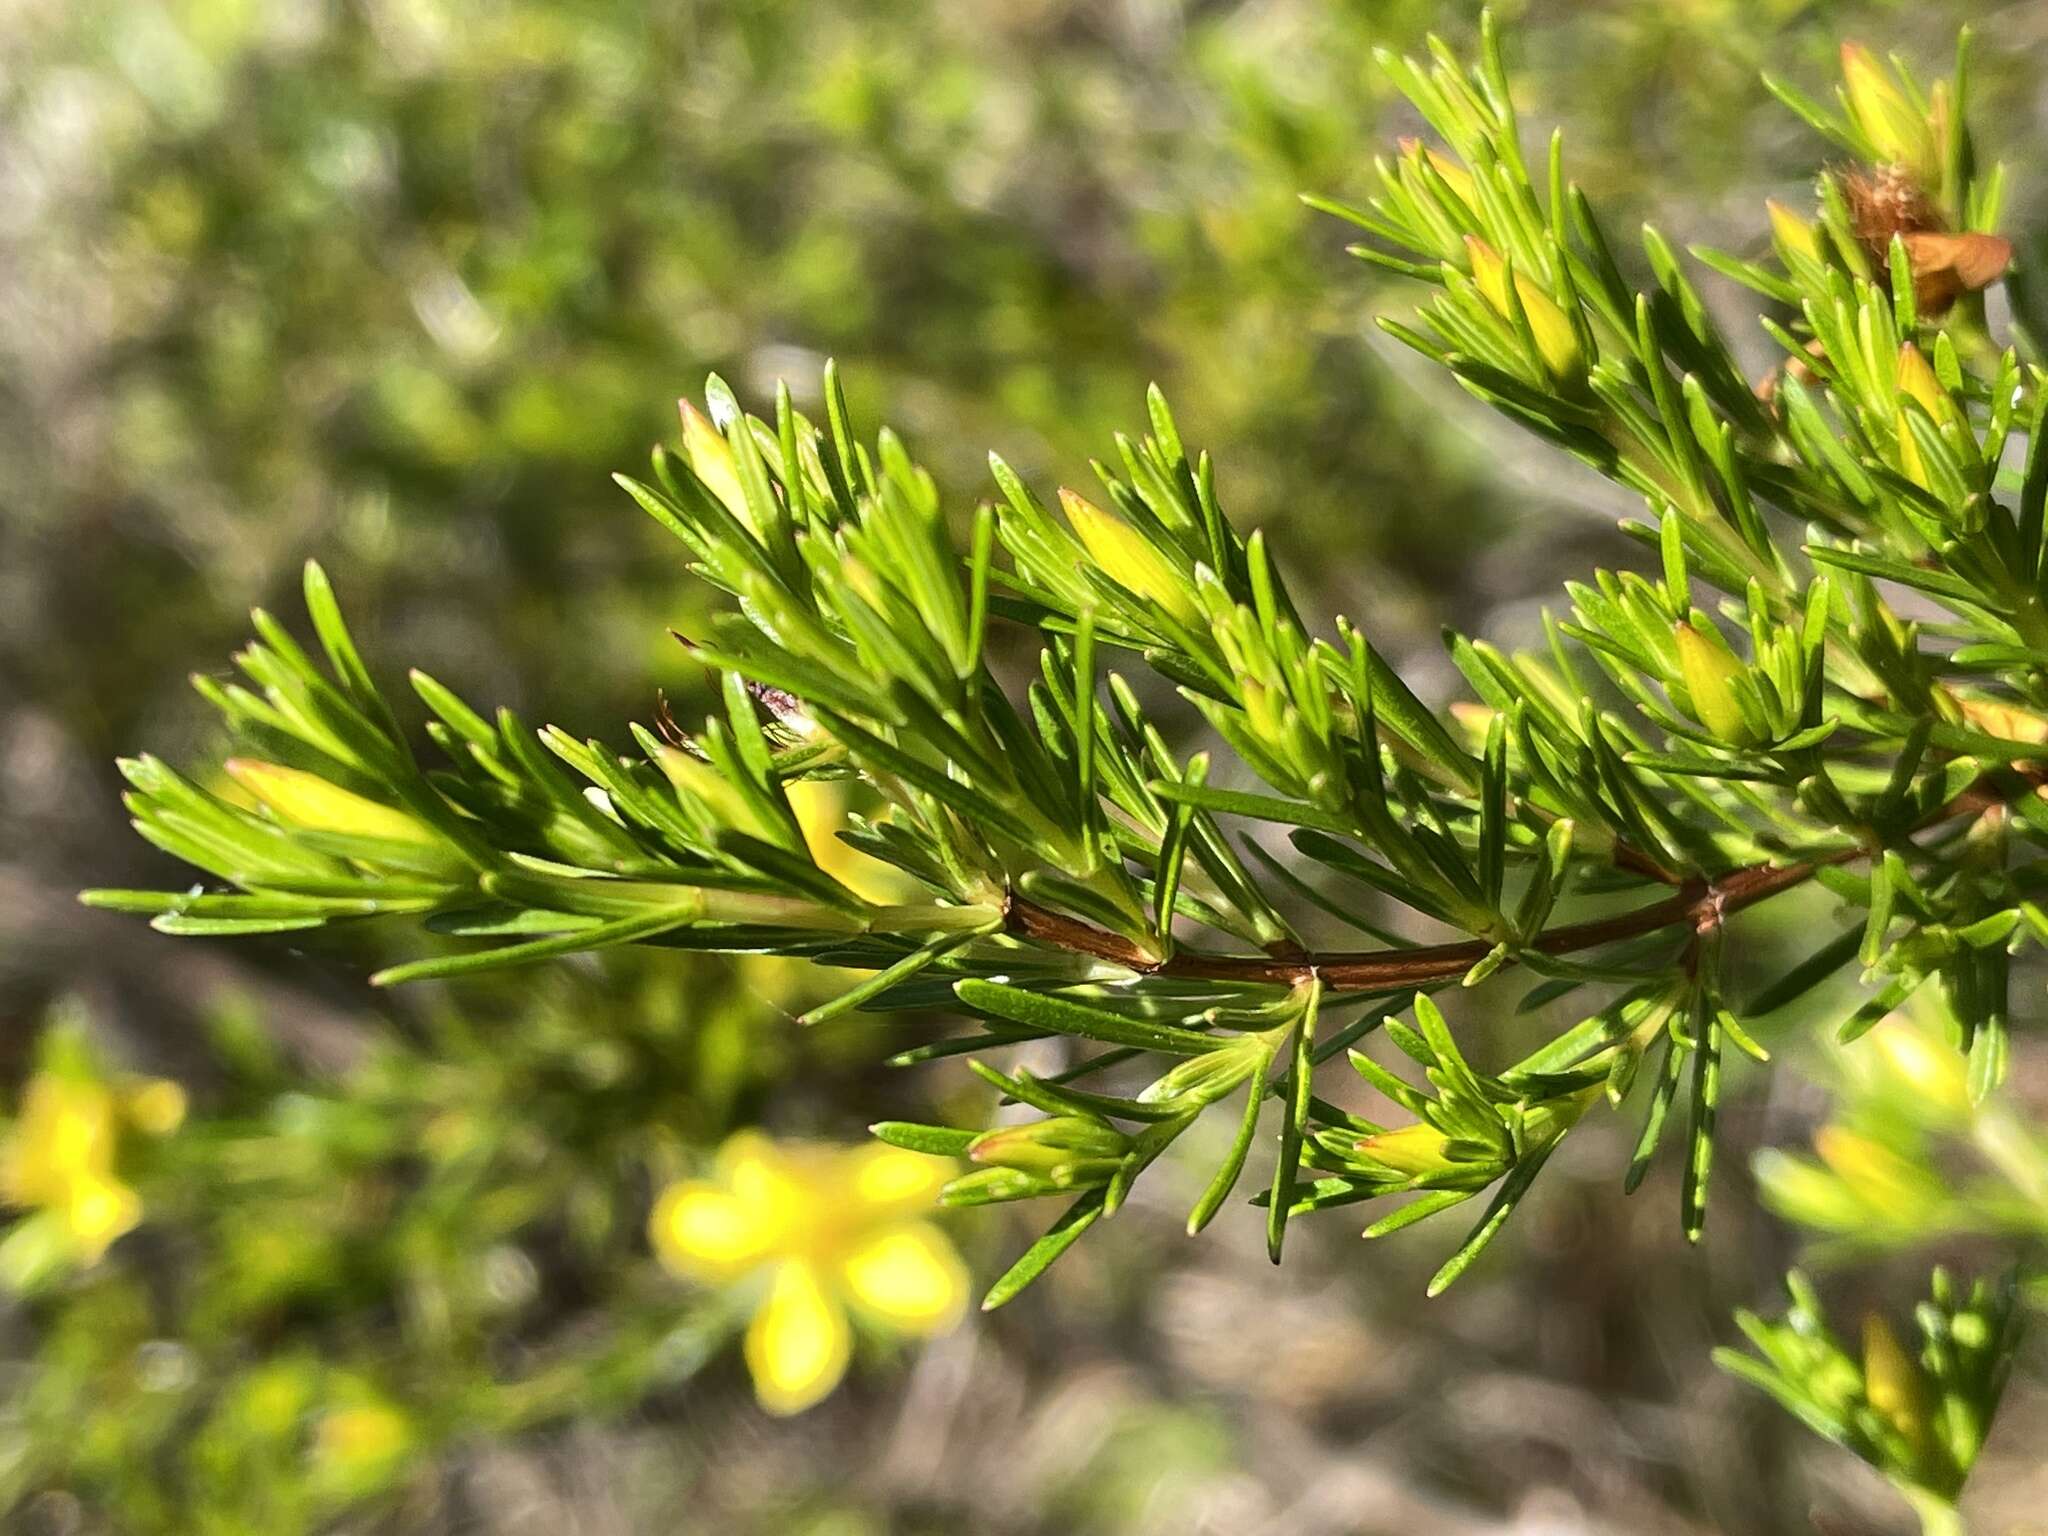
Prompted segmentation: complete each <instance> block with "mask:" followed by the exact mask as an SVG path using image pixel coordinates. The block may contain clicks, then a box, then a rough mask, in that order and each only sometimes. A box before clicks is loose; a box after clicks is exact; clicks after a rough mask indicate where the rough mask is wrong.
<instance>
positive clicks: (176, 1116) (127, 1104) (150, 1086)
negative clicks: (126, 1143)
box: [121, 1077, 185, 1136]
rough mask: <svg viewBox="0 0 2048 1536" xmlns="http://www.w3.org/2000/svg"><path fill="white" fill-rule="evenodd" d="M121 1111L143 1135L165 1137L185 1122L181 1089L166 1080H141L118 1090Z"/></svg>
mask: <svg viewBox="0 0 2048 1536" xmlns="http://www.w3.org/2000/svg"><path fill="white" fill-rule="evenodd" d="M121 1110H122V1113H123V1114H125V1115H127V1117H128V1123H129V1124H130V1125H132V1126H134V1127H135V1128H136V1129H137V1130H138V1131H141V1132H142V1133H143V1134H144V1135H145V1136H168V1135H170V1134H171V1132H173V1131H175V1130H176V1129H177V1128H178V1127H179V1126H181V1125H183V1124H184V1123H185V1090H184V1089H183V1088H181V1087H179V1086H178V1085H177V1084H176V1083H174V1082H172V1081H171V1080H170V1079H169V1078H167V1077H150V1078H144V1079H143V1080H142V1081H141V1082H138V1083H134V1084H131V1085H130V1086H129V1087H127V1088H126V1089H124V1090H123V1091H122V1094H121Z"/></svg>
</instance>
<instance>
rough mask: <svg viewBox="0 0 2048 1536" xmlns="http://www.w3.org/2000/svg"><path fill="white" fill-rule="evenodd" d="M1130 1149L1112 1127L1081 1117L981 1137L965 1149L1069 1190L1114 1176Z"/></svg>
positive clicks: (973, 1158)
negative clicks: (1090, 1179) (1097, 1178)
mask: <svg viewBox="0 0 2048 1536" xmlns="http://www.w3.org/2000/svg"><path fill="white" fill-rule="evenodd" d="M1130 1146H1131V1139H1130V1137H1128V1136H1126V1135H1124V1133H1123V1132H1121V1131H1119V1130H1117V1129H1116V1128H1115V1127H1113V1126H1108V1125H1104V1124H1102V1123H1101V1122H1100V1121H1096V1120H1088V1119H1084V1118H1083V1117H1082V1116H1080V1115H1054V1116H1053V1117H1052V1118H1051V1119H1048V1120H1034V1121H1032V1122H1030V1123H1029V1124H1027V1125H1004V1126H998V1127H997V1128H996V1129H994V1130H992V1131H983V1132H982V1133H981V1134H980V1135H979V1136H977V1137H975V1138H974V1140H973V1141H971V1142H969V1143H968V1145H967V1156H968V1158H969V1159H970V1160H971V1161H973V1162H977V1163H987V1164H994V1165H995V1166H997V1167H1001V1168H1013V1169H1016V1170H1017V1171H1018V1172H1020V1173H1029V1174H1035V1175H1037V1176H1038V1177H1040V1178H1045V1179H1051V1180H1052V1181H1053V1182H1054V1183H1056V1184H1059V1185H1062V1186H1067V1185H1071V1184H1074V1183H1078V1182H1081V1181H1082V1180H1083V1179H1084V1178H1086V1177H1087V1176H1088V1175H1090V1174H1097V1175H1102V1174H1107V1173H1109V1172H1110V1171H1112V1170H1114V1169H1115V1167H1116V1165H1117V1163H1118V1162H1119V1161H1120V1160H1121V1159H1122V1158H1123V1155H1124V1154H1125V1153H1126V1152H1128V1151H1129V1150H1130Z"/></svg>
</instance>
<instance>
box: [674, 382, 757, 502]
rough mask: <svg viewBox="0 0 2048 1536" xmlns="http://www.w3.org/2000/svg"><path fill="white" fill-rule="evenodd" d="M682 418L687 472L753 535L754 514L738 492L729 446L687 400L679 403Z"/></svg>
mask: <svg viewBox="0 0 2048 1536" xmlns="http://www.w3.org/2000/svg"><path fill="white" fill-rule="evenodd" d="M676 405H677V407H678V408H679V409H680V410H681V412H682V416H683V459H684V461H685V462H686V463H687V464H688V465H689V466H690V473H691V474H693V475H695V476H696V477H697V478H698V479H699V480H701V481H703V482H704V489H705V490H707V491H709V492H710V493H711V494H712V495H714V496H716V497H717V498H718V499H719V500H720V501H721V502H723V503H724V504H725V509H726V510H727V511H728V512H730V513H732V515H733V516H734V517H736V518H738V519H739V520H740V522H741V523H742V524H743V525H745V527H746V528H747V529H748V530H749V531H750V532H752V533H755V534H759V533H760V531H761V530H760V529H758V528H756V527H754V517H753V514H752V513H751V512H750V511H749V510H748V509H747V493H746V492H745V491H743V490H741V489H740V474H739V469H738V467H737V466H736V465H735V464H734V463H733V457H732V444H731V443H728V442H727V441H726V440H725V434H724V433H722V432H720V431H719V430H718V428H716V427H714V426H713V425H712V424H711V419H710V418H709V417H708V416H706V415H705V414H704V413H703V412H702V411H700V410H698V409H697V407H696V406H694V405H692V404H690V402H689V401H687V400H678V401H677V402H676Z"/></svg>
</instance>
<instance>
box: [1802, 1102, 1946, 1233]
mask: <svg viewBox="0 0 2048 1536" xmlns="http://www.w3.org/2000/svg"><path fill="white" fill-rule="evenodd" d="M1813 1150H1814V1151H1816V1152H1818V1153H1819V1154H1820V1160H1821V1161H1822V1162H1824V1163H1826V1164H1827V1165H1828V1167H1829V1168H1830V1169H1831V1170H1833V1172H1834V1174H1835V1176H1836V1177H1837V1178H1839V1179H1840V1180H1841V1181H1842V1182H1843V1183H1844V1184H1846V1185H1847V1186H1848V1187H1849V1188H1850V1189H1851V1190H1853V1191H1854V1192H1855V1194H1856V1197H1857V1198H1858V1199H1860V1200H1862V1201H1863V1202H1864V1203H1865V1204H1867V1205H1868V1206H1869V1207H1870V1208H1871V1209H1872V1210H1873V1211H1875V1212H1877V1213H1878V1214H1880V1215H1881V1216H1883V1217H1885V1218H1887V1219H1889V1220H1893V1221H1898V1222H1902V1223H1909V1222H1911V1221H1913V1220H1915V1219H1917V1218H1919V1217H1921V1216H1923V1215H1924V1214H1925V1212H1926V1209H1927V1207H1928V1206H1929V1205H1930V1204H1931V1203H1932V1202H1933V1201H1934V1200H1936V1199H1938V1198H1939V1191H1938V1189H1936V1188H1931V1187H1930V1184H1931V1180H1930V1179H1929V1177H1928V1176H1927V1175H1926V1174H1924V1173H1922V1172H1921V1171H1920V1170H1919V1169H1917V1168H1915V1167H1914V1166H1913V1165H1912V1164H1911V1163H1909V1162H1907V1161H1906V1160H1905V1159H1904V1158H1903V1157H1901V1156H1899V1154H1898V1153H1896V1152H1894V1151H1892V1149H1891V1148H1890V1147H1887V1146H1885V1145H1884V1144H1883V1143H1882V1142H1879V1141H1873V1140H1872V1139H1871V1138H1870V1137H1868V1136H1859V1135H1857V1134H1856V1133H1855V1132H1854V1131H1849V1130H1844V1129H1843V1128H1842V1127H1841V1126H1839V1125H1824V1126H1822V1127H1821V1128H1820V1129H1819V1130H1818V1131H1816V1132H1814V1135H1813Z"/></svg>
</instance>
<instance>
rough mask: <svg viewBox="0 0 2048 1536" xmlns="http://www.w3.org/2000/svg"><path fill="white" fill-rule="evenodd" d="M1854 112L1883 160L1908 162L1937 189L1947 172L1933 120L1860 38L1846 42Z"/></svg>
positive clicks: (1847, 89) (1847, 88) (1845, 67)
mask: <svg viewBox="0 0 2048 1536" xmlns="http://www.w3.org/2000/svg"><path fill="white" fill-rule="evenodd" d="M1842 84H1843V87H1844V94H1845V95H1846V96H1847V98H1848V102H1849V116H1850V118H1851V119H1853V120H1854V122H1855V124H1856V126H1857V127H1858V128H1859V129H1860V130H1862V133H1863V136H1864V138H1866V139H1868V140H1869V141H1870V147H1871V149H1872V151H1873V152H1874V153H1875V154H1876V156H1877V158H1878V159H1879V160H1880V161H1884V162H1887V163H1889V164H1892V165H1902V166H1904V167H1905V168H1906V169H1907V170H1909V171H1911V172H1912V173H1913V175H1914V176H1915V177H1916V178H1917V179H1918V180H1919V181H1920V182H1921V184H1922V186H1923V187H1926V188H1929V189H1932V188H1933V186H1934V184H1935V183H1936V181H1937V180H1938V179H1939V178H1940V175H1941V164H1940V160H1939V158H1938V153H1937V149H1936V144H1935V136H1934V129H1933V125H1932V124H1930V123H1929V122H1928V121H1927V119H1926V118H1925V117H1923V116H1922V115H1921V114H1920V113H1919V112H1918V111H1916V110H1915V109H1914V106H1913V104H1912V102H1910V101H1908V100H1907V99H1906V95H1905V93H1904V92H1903V91H1901V90H1900V89H1899V88H1898V86H1897V85H1896V84H1895V83H1894V82H1893V80H1892V76H1891V71H1889V70H1888V69H1886V68H1885V66H1884V65H1882V64H1880V63H1879V62H1878V61H1877V58H1876V56H1875V55H1874V54H1872V53H1871V51H1870V50H1869V49H1868V48H1865V47H1863V46H1862V45H1861V44H1858V43H1844V44H1842Z"/></svg>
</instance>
